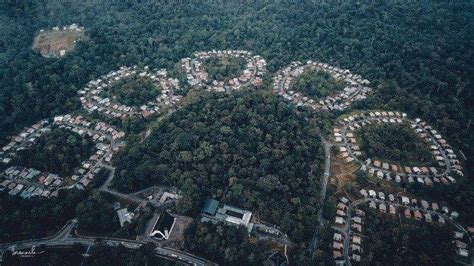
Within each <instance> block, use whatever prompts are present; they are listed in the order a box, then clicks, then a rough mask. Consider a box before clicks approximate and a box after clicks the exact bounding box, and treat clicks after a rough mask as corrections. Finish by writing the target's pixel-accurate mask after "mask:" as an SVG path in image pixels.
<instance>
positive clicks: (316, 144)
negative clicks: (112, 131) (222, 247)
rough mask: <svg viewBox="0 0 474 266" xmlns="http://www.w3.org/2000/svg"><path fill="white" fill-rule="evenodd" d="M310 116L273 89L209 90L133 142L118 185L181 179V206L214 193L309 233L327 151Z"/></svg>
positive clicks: (301, 234)
mask: <svg viewBox="0 0 474 266" xmlns="http://www.w3.org/2000/svg"><path fill="white" fill-rule="evenodd" d="M306 118H308V117H307V116H306V115H305V114H304V113H303V114H298V113H297V112H296V111H295V107H294V106H292V105H289V104H286V103H285V102H283V101H282V100H281V99H280V98H279V97H277V96H275V95H273V94H268V93H264V92H260V93H259V92H251V93H241V92H234V93H232V94H230V95H222V94H211V95H208V96H207V97H203V98H201V99H200V100H197V101H196V102H195V103H193V104H191V105H188V106H187V107H185V108H183V109H180V110H178V111H176V112H175V113H174V114H173V115H171V116H170V117H169V118H166V119H164V120H163V121H161V122H160V123H159V124H158V126H157V128H156V130H155V131H154V132H153V133H152V134H151V135H150V136H149V137H148V139H147V141H145V142H144V143H130V144H129V145H128V146H127V147H126V149H125V151H124V153H123V154H121V155H119V157H117V159H118V160H117V161H116V163H115V164H116V165H117V171H116V173H117V174H116V177H115V178H114V180H113V182H114V183H113V185H114V186H115V187H116V188H117V189H120V190H122V191H134V190H138V189H141V188H145V187H148V186H150V185H155V184H163V185H172V186H176V187H179V188H180V189H181V191H182V193H183V194H184V198H183V199H182V200H181V201H180V203H181V206H180V208H181V210H183V212H186V213H189V212H191V211H194V214H195V213H196V212H197V211H199V210H200V208H201V204H202V202H203V200H204V199H206V198H209V197H211V198H216V199H219V200H221V201H224V202H226V203H230V204H233V205H235V206H240V207H243V208H248V209H251V210H253V211H258V213H259V215H260V217H261V218H262V220H265V221H267V222H271V223H277V224H279V225H281V226H282V230H283V231H285V232H287V233H289V234H290V237H293V239H294V240H302V239H307V238H310V237H311V229H312V228H314V224H315V222H316V211H317V209H318V204H319V203H318V199H319V193H320V184H319V179H318V178H317V177H319V176H320V175H321V174H322V169H321V165H322V163H323V162H324V152H323V150H322V147H321V145H320V141H319V137H318V135H317V133H316V126H315V125H314V123H313V124H312V123H311V122H310V121H309V120H306ZM310 173H312V174H310ZM298 213H305V215H304V216H303V215H297V214H298Z"/></svg>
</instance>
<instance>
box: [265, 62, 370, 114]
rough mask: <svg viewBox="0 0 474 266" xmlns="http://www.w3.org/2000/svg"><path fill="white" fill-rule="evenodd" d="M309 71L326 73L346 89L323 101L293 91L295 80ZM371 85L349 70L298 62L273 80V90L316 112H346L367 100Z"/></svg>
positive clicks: (321, 64) (287, 67) (284, 69)
mask: <svg viewBox="0 0 474 266" xmlns="http://www.w3.org/2000/svg"><path fill="white" fill-rule="evenodd" d="M308 70H317V71H323V72H326V73H328V74H330V75H331V76H332V77H333V78H334V79H336V80H340V81H343V82H344V84H345V87H344V89H343V90H342V91H335V92H334V93H332V94H331V95H329V96H327V97H325V98H322V99H311V98H310V97H308V96H307V95H304V94H303V93H300V92H295V91H294V90H292V89H291V88H292V86H293V83H292V82H293V81H294V79H296V78H297V77H298V76H300V75H301V74H303V73H304V72H305V71H308ZM369 84H370V82H369V81H368V80H366V79H362V77H361V76H360V75H356V74H352V73H351V72H350V71H349V70H347V69H341V68H338V67H333V66H330V65H328V64H325V63H320V62H313V61H307V62H306V64H304V65H303V64H302V63H301V62H299V61H296V62H292V63H291V64H290V65H288V66H286V67H285V68H283V69H281V70H279V71H278V72H277V74H276V76H275V78H274V80H273V89H274V91H275V92H277V93H278V94H280V95H281V96H283V98H285V99H286V100H288V101H291V102H294V103H296V104H297V105H298V106H310V107H311V108H313V109H314V110H344V109H346V108H347V107H349V106H350V105H351V103H352V102H354V101H358V100H363V99H365V98H367V94H368V93H369V92H371V91H372V88H370V87H367V85H369Z"/></svg>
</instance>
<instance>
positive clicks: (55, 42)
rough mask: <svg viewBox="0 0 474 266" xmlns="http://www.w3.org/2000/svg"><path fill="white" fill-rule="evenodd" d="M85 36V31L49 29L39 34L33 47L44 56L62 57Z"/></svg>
mask: <svg viewBox="0 0 474 266" xmlns="http://www.w3.org/2000/svg"><path fill="white" fill-rule="evenodd" d="M83 37H84V32H83V31H71V30H66V31H47V32H42V33H40V34H38V35H37V36H36V37H35V39H34V41H33V49H34V50H38V51H39V52H40V53H41V55H43V56H44V57H60V56H63V55H64V54H65V53H67V52H68V51H71V50H72V49H74V45H75V44H76V42H77V41H78V40H80V39H81V38H83Z"/></svg>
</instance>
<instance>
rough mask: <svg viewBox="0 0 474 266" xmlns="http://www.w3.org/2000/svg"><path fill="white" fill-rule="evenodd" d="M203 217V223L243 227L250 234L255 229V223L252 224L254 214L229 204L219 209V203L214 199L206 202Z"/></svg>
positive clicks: (202, 212)
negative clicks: (223, 223) (220, 223)
mask: <svg viewBox="0 0 474 266" xmlns="http://www.w3.org/2000/svg"><path fill="white" fill-rule="evenodd" d="M201 215H202V218H201V222H211V223H219V222H225V223H228V224H232V225H242V226H245V227H246V228H247V231H248V232H251V231H252V228H253V223H250V219H251V218H252V212H250V211H247V210H243V209H240V208H237V207H233V206H230V205H227V204H224V206H222V207H219V201H217V200H214V199H207V200H206V201H204V205H203V208H202V211H201Z"/></svg>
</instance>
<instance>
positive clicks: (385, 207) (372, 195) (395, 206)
mask: <svg viewBox="0 0 474 266" xmlns="http://www.w3.org/2000/svg"><path fill="white" fill-rule="evenodd" d="M359 192H360V195H362V196H363V197H364V198H366V199H369V200H368V201H366V202H364V201H359V202H357V203H355V204H356V205H355V206H353V207H352V208H353V211H352V213H351V214H352V216H351V219H350V220H348V219H347V215H349V214H348V213H347V212H348V211H349V206H350V205H351V201H350V200H349V199H347V198H345V197H341V198H340V199H339V201H338V203H337V211H336V217H335V221H334V223H335V225H336V226H338V227H339V228H341V229H343V230H348V231H346V232H345V233H341V232H340V231H336V232H335V233H334V235H333V244H332V247H333V257H334V259H336V260H337V259H342V258H343V253H344V248H345V247H347V248H349V250H348V252H349V258H350V259H351V260H353V261H356V262H360V260H361V255H362V251H363V249H362V247H361V245H362V238H363V235H362V233H363V224H364V220H363V219H364V218H365V216H366V213H365V211H364V210H362V209H360V208H359V207H358V205H361V204H363V205H365V204H368V209H369V210H373V211H375V212H378V213H380V214H381V215H385V214H389V215H393V217H399V216H400V217H404V218H405V219H415V220H418V221H423V222H428V223H433V222H437V223H438V224H440V225H445V224H446V220H445V217H446V216H448V215H449V214H450V215H449V216H450V218H451V219H453V218H457V217H458V216H459V214H458V213H457V212H451V213H450V212H449V209H448V208H447V207H446V206H439V205H438V204H437V203H434V202H433V203H431V204H430V203H429V202H428V201H426V200H423V199H421V200H417V199H414V198H410V197H408V196H405V195H398V194H397V195H398V196H394V195H393V194H391V193H384V192H383V191H376V190H373V189H361V190H360V191H359ZM356 206H357V207H356ZM365 206H367V205H365ZM397 219H398V218H397ZM346 221H349V223H350V224H349V226H346V224H345V223H346ZM346 228H347V229H346ZM468 232H470V233H471V234H473V235H474V228H473V227H470V228H468ZM345 237H349V239H346V240H345V239H344V238H345ZM344 243H346V245H344ZM453 243H454V244H455V245H456V249H457V250H456V252H457V254H458V255H459V256H462V257H468V256H469V251H468V250H469V243H470V238H469V236H468V235H466V233H464V232H461V231H455V232H454V240H453ZM347 244H348V245H347Z"/></svg>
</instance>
